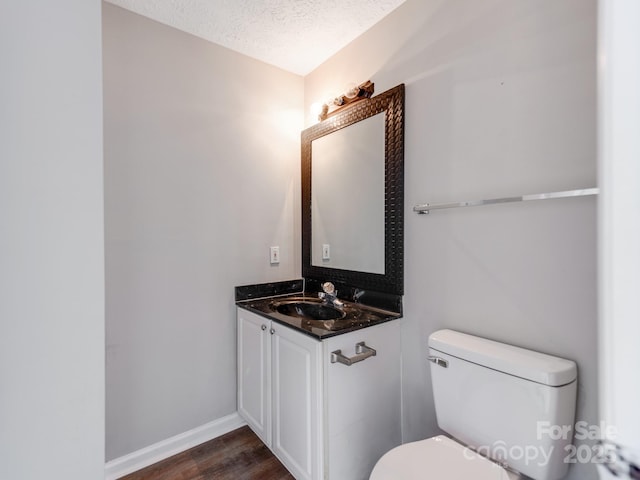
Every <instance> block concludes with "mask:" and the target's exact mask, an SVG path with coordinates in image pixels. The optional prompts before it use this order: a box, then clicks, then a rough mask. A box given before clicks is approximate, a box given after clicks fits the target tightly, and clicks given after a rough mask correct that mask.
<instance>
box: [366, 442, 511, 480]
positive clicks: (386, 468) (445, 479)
mask: <svg viewBox="0 0 640 480" xmlns="http://www.w3.org/2000/svg"><path fill="white" fill-rule="evenodd" d="M514 478H517V476H514V475H513V474H511V473H509V472H507V470H505V469H504V468H502V467H501V466H500V465H497V464H496V463H493V462H491V461H489V460H487V459H486V458H484V457H482V456H481V455H478V454H477V453H475V452H473V451H472V450H470V449H468V448H467V447H465V446H463V445H461V444H459V443H458V442H456V441H454V440H451V439H450V438H448V437H445V436H444V435H439V436H437V437H433V438H429V439H427V440H420V441H417V442H411V443H406V444H404V445H400V446H399V447H396V448H394V449H393V450H391V451H389V452H387V453H386V454H384V456H383V457H382V458H381V459H380V460H378V463H376V466H375V467H374V468H373V472H371V476H370V477H369V480H427V479H433V480H471V479H473V480H512V479H514Z"/></svg>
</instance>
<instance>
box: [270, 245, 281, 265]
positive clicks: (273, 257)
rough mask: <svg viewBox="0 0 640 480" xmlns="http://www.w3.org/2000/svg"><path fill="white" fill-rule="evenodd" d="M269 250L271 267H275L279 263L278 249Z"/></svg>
mask: <svg viewBox="0 0 640 480" xmlns="http://www.w3.org/2000/svg"><path fill="white" fill-rule="evenodd" d="M269 250H270V263H271V265H277V264H278V263H280V247H271V248H270V249H269Z"/></svg>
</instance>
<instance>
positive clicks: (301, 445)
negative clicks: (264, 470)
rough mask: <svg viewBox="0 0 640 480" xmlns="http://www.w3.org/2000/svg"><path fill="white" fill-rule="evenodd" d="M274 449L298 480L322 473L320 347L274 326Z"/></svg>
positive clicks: (307, 479)
mask: <svg viewBox="0 0 640 480" xmlns="http://www.w3.org/2000/svg"><path fill="white" fill-rule="evenodd" d="M273 329H274V334H273V337H272V343H271V348H272V354H271V365H272V398H273V444H272V450H273V452H274V453H275V454H276V456H277V457H278V458H279V459H280V461H281V462H282V463H283V464H284V465H285V466H286V467H287V469H288V470H289V471H290V472H291V473H292V474H293V476H294V477H295V478H296V479H297V480H317V479H320V478H321V474H322V458H323V457H322V441H321V440H320V439H321V437H320V435H321V433H322V432H321V425H322V424H321V420H322V416H321V413H322V404H321V394H322V388H321V381H322V375H321V374H320V370H319V369H320V368H321V363H320V358H321V344H320V342H318V341H316V340H314V339H313V338H311V337H309V336H307V335H304V334H302V333H298V332H295V331H293V330H291V329H289V328H287V327H284V326H281V325H278V324H277V323H274V324H273Z"/></svg>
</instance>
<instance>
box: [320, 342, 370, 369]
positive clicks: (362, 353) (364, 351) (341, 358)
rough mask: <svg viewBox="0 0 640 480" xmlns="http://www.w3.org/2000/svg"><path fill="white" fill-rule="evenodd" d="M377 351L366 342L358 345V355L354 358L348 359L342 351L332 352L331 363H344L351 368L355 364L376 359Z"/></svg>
mask: <svg viewBox="0 0 640 480" xmlns="http://www.w3.org/2000/svg"><path fill="white" fill-rule="evenodd" d="M375 356H376V351H375V349H373V348H371V347H367V346H366V345H365V343H364V342H359V343H356V354H355V355H354V356H353V357H347V356H346V355H343V354H342V350H336V351H335V352H331V363H342V364H343V365H346V366H347V367H350V366H351V365H353V364H354V363H358V362H361V361H363V360H366V359H367V358H369V357H375Z"/></svg>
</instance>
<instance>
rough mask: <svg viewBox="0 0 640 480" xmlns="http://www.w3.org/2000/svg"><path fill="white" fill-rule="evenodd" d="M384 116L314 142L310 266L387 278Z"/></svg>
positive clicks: (371, 118)
mask: <svg viewBox="0 0 640 480" xmlns="http://www.w3.org/2000/svg"><path fill="white" fill-rule="evenodd" d="M384 120H385V119H384V112H382V113H378V114H377V115H374V116H372V117H369V118H367V119H365V120H362V121H360V122H358V123H354V124H353V125H350V126H349V127H346V128H343V129H341V130H338V131H336V132H333V133H331V134H330V135H325V136H324V137H320V138H318V139H316V140H314V141H313V142H312V144H311V149H312V152H313V163H312V165H311V192H312V194H311V222H312V223H311V235H312V238H311V245H312V246H311V251H312V253H311V256H312V259H311V262H312V264H313V265H315V266H323V267H330V268H340V269H346V270H358V271H361V272H371V273H379V274H384Z"/></svg>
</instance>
